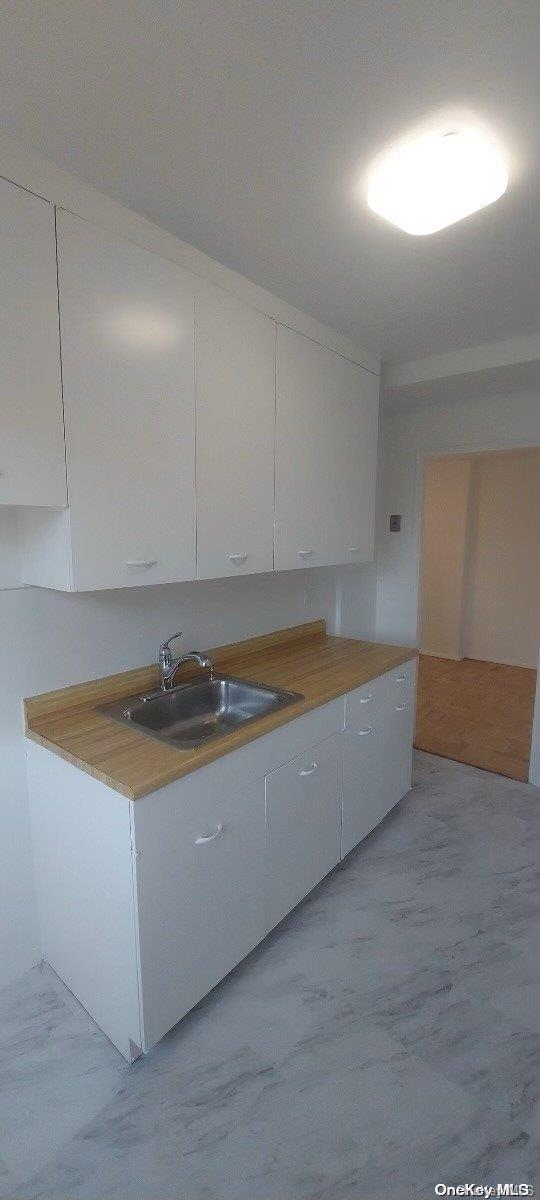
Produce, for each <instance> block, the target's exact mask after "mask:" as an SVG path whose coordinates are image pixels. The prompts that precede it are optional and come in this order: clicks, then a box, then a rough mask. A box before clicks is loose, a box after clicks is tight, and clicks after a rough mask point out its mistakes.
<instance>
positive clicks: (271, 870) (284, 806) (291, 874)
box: [266, 735, 341, 928]
mask: <svg viewBox="0 0 540 1200" xmlns="http://www.w3.org/2000/svg"><path fill="white" fill-rule="evenodd" d="M340 835H341V735H337V736H335V737H332V738H329V739H328V741H326V742H321V743H320V744H319V745H318V746H314V747H313V748H312V749H311V750H308V751H307V752H306V753H305V754H302V755H300V757H299V758H295V759H294V760H293V761H292V762H290V763H286V764H285V766H283V767H280V768H279V770H277V771H273V772H272V774H271V775H269V776H268V778H267V780H266V921H267V925H268V927H269V928H273V927H274V926H275V925H277V924H278V922H279V921H281V920H282V918H283V917H284V916H285V915H286V914H287V913H288V912H290V910H291V909H292V908H294V907H295V905H296V904H298V903H299V901H300V900H302V899H303V897H304V896H307V894H308V892H310V891H311V890H312V888H314V887H315V885H316V884H317V883H319V881H320V880H321V879H324V876H325V875H327V874H328V872H329V871H331V870H332V867H335V865H336V863H338V862H339V858H340V840H341V837H340Z"/></svg>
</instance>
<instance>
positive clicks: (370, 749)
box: [342, 662, 416, 855]
mask: <svg viewBox="0 0 540 1200" xmlns="http://www.w3.org/2000/svg"><path fill="white" fill-rule="evenodd" d="M415 677H416V664H415V663H414V662H408V663H405V665H404V667H400V668H398V669H397V670H394V671H389V672H388V673H387V674H386V675H382V676H380V677H379V678H378V679H375V680H373V681H372V682H371V683H369V684H368V685H366V687H364V688H359V689H358V690H357V691H355V692H352V693H350V695H348V696H347V700H346V706H345V732H344V734H343V832H342V854H343V855H345V854H348V853H349V851H350V850H352V849H353V847H354V846H356V845H358V842H360V841H361V840H362V838H364V837H366V835H367V834H368V833H370V832H371V830H372V829H375V827H376V826H377V825H378V824H379V822H380V821H382V820H383V818H384V817H385V816H386V814H387V813H389V812H390V810H391V809H392V808H393V807H394V805H395V804H397V803H398V801H399V800H401V798H402V797H403V796H404V795H405V794H406V793H407V792H408V791H409V788H410V786H411V770H412V734H413V724H414V685H415Z"/></svg>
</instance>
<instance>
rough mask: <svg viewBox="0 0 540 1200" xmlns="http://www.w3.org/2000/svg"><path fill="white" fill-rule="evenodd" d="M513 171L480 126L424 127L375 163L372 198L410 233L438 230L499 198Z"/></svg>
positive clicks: (370, 184)
mask: <svg viewBox="0 0 540 1200" xmlns="http://www.w3.org/2000/svg"><path fill="white" fill-rule="evenodd" d="M507 187H508V172H507V169H506V165H505V162H504V159H503V156H502V154H501V152H500V150H499V149H498V147H497V146H495V145H494V143H493V142H492V141H491V140H490V138H489V137H487V136H486V134H485V133H482V132H481V131H480V130H477V129H466V128H461V129H460V128H456V129H454V128H448V127H447V128H446V129H444V130H438V131H433V130H431V131H429V132H427V131H425V132H423V133H422V132H421V133H418V134H417V135H416V136H415V135H409V137H407V138H405V139H403V141H401V142H399V143H396V144H395V145H393V146H391V147H390V149H389V150H387V151H386V153H384V154H382V155H381V156H380V157H379V158H378V159H377V160H376V162H375V163H374V164H373V166H372V168H371V171H370V172H369V176H368V189H367V202H368V205H369V207H370V208H371V209H372V210H373V212H376V213H378V214H379V215H380V216H381V217H384V218H385V220H387V221H390V222H391V223H392V224H393V225H397V226H398V228H399V229H403V230H405V233H411V234H413V235H415V236H421V235H425V234H428V233H437V231H438V230H439V229H444V228H445V227H446V226H447V225H453V224H454V222H455V221H461V220H462V219H463V217H468V216H470V214H471V213H474V212H478V210H479V209H481V208H485V207H486V206H487V205H488V204H493V201H494V200H498V199H499V197H500V196H502V195H503V193H504V192H505V191H506V189H507Z"/></svg>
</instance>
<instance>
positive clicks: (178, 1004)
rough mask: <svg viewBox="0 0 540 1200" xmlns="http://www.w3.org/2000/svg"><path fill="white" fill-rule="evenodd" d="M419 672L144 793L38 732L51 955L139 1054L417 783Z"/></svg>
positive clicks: (126, 1047)
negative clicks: (88, 766) (137, 795)
mask: <svg viewBox="0 0 540 1200" xmlns="http://www.w3.org/2000/svg"><path fill="white" fill-rule="evenodd" d="M415 673H416V667H415V663H414V662H412V661H411V662H408V663H406V664H405V667H404V668H400V669H398V670H396V671H390V672H388V673H387V674H386V675H383V676H381V677H380V678H379V679H375V680H373V681H372V682H370V683H369V684H367V685H366V686H365V687H364V688H359V689H357V690H356V691H355V692H352V693H350V694H349V695H348V696H346V697H345V700H344V699H343V697H342V698H341V699H335V700H332V701H331V702H330V703H329V704H327V705H323V706H322V707H320V708H317V709H314V710H313V712H310V713H306V714H305V715H304V716H302V717H299V718H298V719H297V720H295V721H292V722H290V724H287V725H284V726H282V727H281V728H279V729H276V730H274V731H273V732H272V733H269V734H266V735H265V736H264V737H262V738H260V739H258V740H256V741H254V742H252V743H250V744H249V745H247V746H244V747H242V748H240V749H238V750H235V751H234V752H233V753H231V754H228V755H226V756H225V757H224V758H222V759H219V760H216V761H215V762H213V763H210V764H209V765H208V766H206V767H202V768H201V769H200V770H199V771H196V772H194V773H193V774H192V775H189V776H187V777H186V778H185V779H180V780H177V781H176V782H174V783H171V784H169V785H167V786H166V787H163V788H161V789H159V790H158V791H156V792H152V793H151V794H150V795H148V796H146V797H144V798H143V799H139V800H134V801H133V800H128V799H126V798H125V797H124V796H122V795H120V794H119V793H118V792H115V791H113V790H111V789H110V788H109V787H107V786H106V785H105V784H104V783H101V782H100V781H99V780H97V779H94V778H92V777H91V776H90V775H87V774H84V773H83V772H81V771H80V770H79V769H78V768H77V767H75V766H73V765H72V764H71V763H68V762H66V761H64V759H62V758H59V757H57V756H56V755H55V754H53V753H52V752H50V751H49V750H47V749H45V748H44V747H43V746H39V745H36V744H35V743H34V742H28V743H27V757H28V767H29V773H28V778H29V787H30V795H31V804H32V820H33V836H34V845H35V861H36V885H37V892H38V901H39V909H40V921H41V930H42V939H43V941H42V945H43V953H44V956H45V958H46V959H47V961H48V962H50V963H51V965H52V966H53V967H54V969H55V971H56V972H57V973H58V974H59V975H60V977H61V978H62V979H64V981H65V982H66V983H67V985H68V987H69V988H71V990H72V991H73V992H74V993H75V995H76V996H77V997H78V999H79V1000H80V1001H81V1003H82V1004H83V1005H84V1006H85V1008H86V1009H87V1010H88V1012H89V1013H90V1014H91V1015H92V1016H93V1017H94V1018H95V1020H96V1021H97V1022H98V1024H99V1025H100V1026H101V1028H102V1029H103V1030H104V1031H105V1033H106V1034H107V1035H108V1036H109V1037H110V1038H111V1041H113V1042H114V1044H115V1045H116V1046H117V1047H118V1049H119V1050H120V1051H121V1053H122V1054H123V1055H124V1056H125V1057H126V1058H127V1059H128V1060H129V1061H131V1060H133V1059H134V1058H136V1057H137V1056H138V1055H139V1054H140V1053H141V1052H144V1051H146V1050H149V1049H150V1048H151V1047H152V1046H153V1045H154V1044H155V1043H156V1042H157V1041H159V1039H160V1038H161V1037H162V1036H163V1035H164V1034H165V1033H166V1032H167V1031H168V1030H169V1029H171V1028H172V1026H173V1025H175V1024H176V1023H177V1021H179V1020H180V1019H181V1018H182V1017H183V1016H184V1015H185V1014H186V1013H187V1012H189V1010H190V1009H191V1008H193V1006H194V1005H195V1004H197V1003H198V1001H199V1000H201V999H202V997H203V996H205V995H206V994H207V993H208V992H209V991H211V989H212V988H213V987H215V985H216V984H217V983H219V981H220V980H221V979H223V978H224V976H225V975H227V974H228V972H229V971H231V970H232V968H233V967H234V966H236V964H237V963H239V962H240V961H241V960H242V959H243V958H244V957H245V956H246V955H247V954H248V953H249V952H250V950H252V949H253V948H254V947H255V946H256V945H257V944H258V943H259V942H260V941H261V940H262V939H263V938H264V937H265V935H266V934H267V933H268V932H269V931H270V930H271V929H272V928H274V926H275V925H277V924H278V923H279V921H281V920H282V918H283V917H284V916H285V915H286V914H287V913H288V912H290V911H291V909H293V908H294V907H295V905H296V904H298V903H299V901H300V900H302V899H303V898H304V896H306V895H307V894H308V893H309V892H310V891H311V890H312V888H314V887H315V886H316V884H317V883H319V882H320V880H321V879H323V878H324V876H325V875H327V874H328V872H329V871H331V870H332V868H333V867H334V866H335V865H336V864H337V863H338V862H339V860H340V857H342V856H343V855H345V854H347V853H348V852H349V850H351V849H352V848H353V846H355V845H357V843H358V842H359V841H361V839H362V838H363V837H365V835H366V834H367V833H369V832H370V830H372V829H373V828H374V827H375V826H376V825H377V824H378V822H379V821H381V820H382V819H383V817H384V816H385V815H386V813H387V812H389V810H390V809H391V808H392V807H393V806H394V804H396V803H397V801H398V800H400V799H401V797H402V796H403V795H404V794H405V793H406V792H407V791H408V789H409V787H410V783H411V746H412V724H413V712H414V689H415ZM306 747H307V748H306ZM299 751H300V752H299Z"/></svg>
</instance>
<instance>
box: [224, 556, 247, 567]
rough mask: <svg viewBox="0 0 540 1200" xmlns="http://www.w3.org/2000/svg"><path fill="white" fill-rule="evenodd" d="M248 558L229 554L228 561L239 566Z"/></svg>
mask: <svg viewBox="0 0 540 1200" xmlns="http://www.w3.org/2000/svg"><path fill="white" fill-rule="evenodd" d="M248 558H249V555H248V554H229V559H230V561H231V562H232V563H237V564H238V565H239V566H241V565H242V563H245V562H247V560H248Z"/></svg>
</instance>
